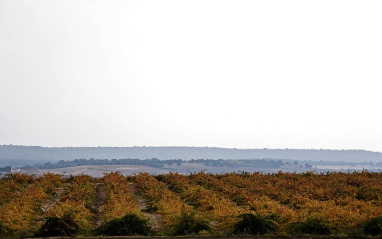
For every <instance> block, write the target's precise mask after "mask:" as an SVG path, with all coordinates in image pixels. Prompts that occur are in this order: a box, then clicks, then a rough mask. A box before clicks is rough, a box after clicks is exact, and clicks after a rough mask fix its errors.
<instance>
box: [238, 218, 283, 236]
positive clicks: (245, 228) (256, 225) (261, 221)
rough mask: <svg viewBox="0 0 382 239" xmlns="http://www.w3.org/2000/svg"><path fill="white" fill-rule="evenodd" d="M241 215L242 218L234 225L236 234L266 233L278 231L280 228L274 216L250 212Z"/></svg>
mask: <svg viewBox="0 0 382 239" xmlns="http://www.w3.org/2000/svg"><path fill="white" fill-rule="evenodd" d="M239 217H240V218H242V220H241V221H239V222H237V223H236V224H235V225H234V229H233V232H234V233H235V234H253V235H264V234H268V233H272V232H276V231H277V229H278V224H277V222H276V221H275V220H274V218H272V217H262V216H259V215H253V214H250V213H247V214H242V215H240V216H239Z"/></svg>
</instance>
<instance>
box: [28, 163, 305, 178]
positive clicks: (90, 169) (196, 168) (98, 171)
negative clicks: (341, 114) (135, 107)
mask: <svg viewBox="0 0 382 239" xmlns="http://www.w3.org/2000/svg"><path fill="white" fill-rule="evenodd" d="M284 169H287V170H290V169H292V170H294V171H299V170H301V169H300V168H299V167H290V168H286V167H285V168H284ZM279 170H280V169H266V168H246V167H239V168H227V167H214V166H205V165H203V164H196V163H183V164H182V165H181V166H177V165H171V166H168V165H167V166H165V167H163V168H155V167H148V166H141V165H89V166H77V167H69V168H55V169H36V170H27V171H22V172H24V173H28V174H35V175H43V174H44V173H48V172H51V173H55V174H61V175H66V176H70V175H80V174H86V175H90V176H92V177H103V175H104V173H109V172H120V173H121V174H122V175H125V176H126V175H134V174H138V173H143V172H147V173H149V174H154V175H158V174H166V173H170V172H178V173H180V174H189V173H195V172H201V171H204V172H209V173H230V172H239V171H241V172H243V171H246V172H264V173H277V172H278V171H279ZM301 171H306V170H301Z"/></svg>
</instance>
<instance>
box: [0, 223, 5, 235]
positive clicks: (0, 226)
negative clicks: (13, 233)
mask: <svg viewBox="0 0 382 239" xmlns="http://www.w3.org/2000/svg"><path fill="white" fill-rule="evenodd" d="M6 233H7V229H6V228H5V226H4V224H3V223H2V222H0V237H4V236H5V234H6Z"/></svg>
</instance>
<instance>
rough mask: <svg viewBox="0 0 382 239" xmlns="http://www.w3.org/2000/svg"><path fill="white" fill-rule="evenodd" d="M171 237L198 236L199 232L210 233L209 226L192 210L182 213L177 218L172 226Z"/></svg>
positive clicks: (205, 220) (206, 221)
mask: <svg viewBox="0 0 382 239" xmlns="http://www.w3.org/2000/svg"><path fill="white" fill-rule="evenodd" d="M173 228H174V231H173V232H172V234H173V235H189V234H198V233H200V232H201V231H210V230H211V226H210V225H209V222H208V220H207V219H205V218H204V217H202V216H201V215H199V214H197V213H196V212H195V211H193V210H185V211H183V212H182V213H181V214H180V215H179V216H178V217H177V218H176V223H175V224H174V226H173Z"/></svg>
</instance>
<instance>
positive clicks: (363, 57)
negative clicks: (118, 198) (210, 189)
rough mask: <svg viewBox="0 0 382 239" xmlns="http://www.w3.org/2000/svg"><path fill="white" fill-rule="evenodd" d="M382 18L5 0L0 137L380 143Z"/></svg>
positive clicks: (317, 3)
mask: <svg viewBox="0 0 382 239" xmlns="http://www.w3.org/2000/svg"><path fill="white" fill-rule="evenodd" d="M381 12H382V1H380V0H374V1H373V0H370V1H361V0H359V1H353V0H341V1H337V0H314V1H311V0H298V1H296V0H288V1H285V0H262V1H256V0H250V1H245V0H232V1H225V0H189V1H182V0H173V1H168V0H160V1H158V0H153V1H146V0H137V1H127V0H121V1H117V0H104V1H100V0H89V1H84V0H46V1H44V0H24V1H21V0H0V144H22V145H41V146H134V145H137V146H144V145H145V146H217V147H237V148H263V147H268V148H331V149H367V150H373V151H382V112H381V109H382V107H381V103H382V93H381V89H382V88H381V87H380V86H381V83H380V82H382V30H381V29H382V14H381Z"/></svg>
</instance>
